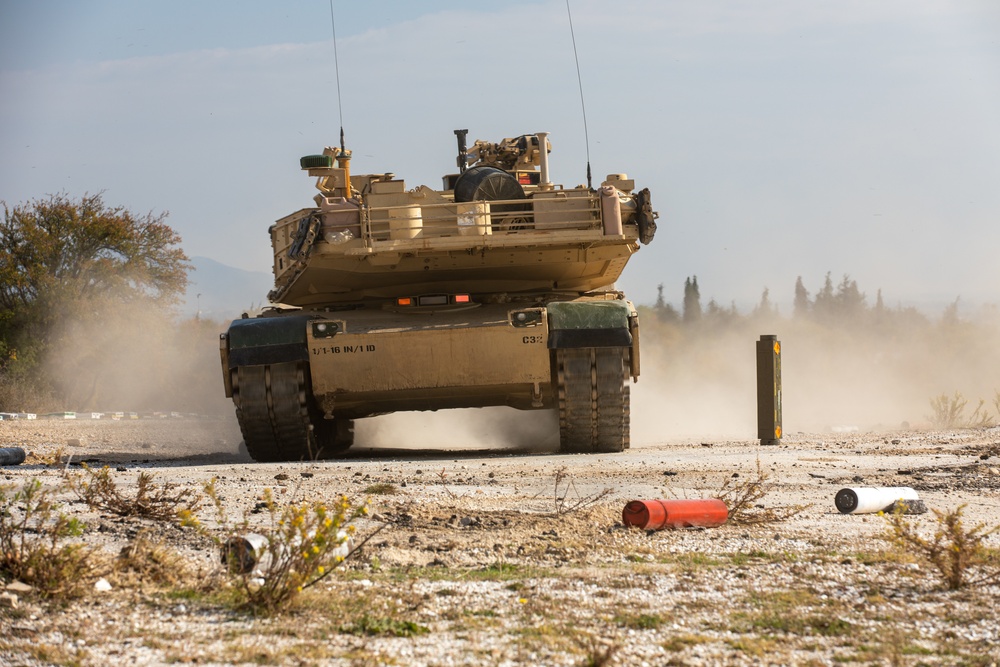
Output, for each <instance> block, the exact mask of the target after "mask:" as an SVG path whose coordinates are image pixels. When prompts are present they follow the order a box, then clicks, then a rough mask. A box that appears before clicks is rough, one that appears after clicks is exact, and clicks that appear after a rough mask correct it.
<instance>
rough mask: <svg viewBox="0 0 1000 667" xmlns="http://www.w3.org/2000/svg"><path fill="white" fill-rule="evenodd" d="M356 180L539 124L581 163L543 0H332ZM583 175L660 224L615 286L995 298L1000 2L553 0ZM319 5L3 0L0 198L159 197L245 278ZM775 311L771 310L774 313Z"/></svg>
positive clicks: (430, 165) (576, 166)
mask: <svg viewBox="0 0 1000 667" xmlns="http://www.w3.org/2000/svg"><path fill="white" fill-rule="evenodd" d="M334 7H335V11H336V21H337V33H338V44H337V51H338V54H339V57H340V87H341V91H342V93H343V99H342V108H343V122H344V126H345V130H346V133H347V141H348V144H349V147H350V148H352V149H353V150H354V153H355V160H354V162H353V164H352V169H353V170H354V171H355V172H356V173H364V172H377V173H381V172H385V171H393V172H395V173H396V174H397V175H398V176H400V177H402V178H405V179H406V181H407V185H408V187H413V186H416V185H419V184H427V185H431V186H433V187H438V186H439V184H440V176H441V175H442V174H443V173H446V172H449V171H452V169H453V167H454V155H455V139H454V135H453V134H452V130H454V129H456V128H468V129H469V130H470V133H469V134H470V137H469V139H470V141H471V140H473V139H477V138H479V139H488V140H497V139H500V138H502V137H508V136H517V135H520V134H524V133H531V132H536V131H540V130H546V131H549V132H551V137H550V139H551V141H552V143H553V147H554V150H553V154H552V157H551V160H552V175H553V180H555V181H556V182H563V183H565V184H567V185H576V184H579V183H582V182H584V181H585V169H586V144H585V141H584V130H583V128H584V125H583V116H582V114H581V109H580V94H579V89H578V87H577V79H576V69H575V64H574V61H573V51H572V42H571V37H570V30H569V24H568V21H567V12H566V3H565V2H564V0H551V1H528V0H523V1H519V2H512V1H508V2H501V3H481V2H457V1H451V2H448V1H443V0H441V1H435V2H403V1H399V2H365V3H360V2H343V1H342V0H336V1H335V2H334ZM571 8H572V12H573V20H574V27H575V33H576V42H577V46H578V49H579V62H580V67H581V70H582V78H583V87H584V96H585V99H586V110H587V124H588V127H589V137H590V158H591V163H592V166H593V171H594V174H595V180H596V181H597V182H599V181H600V179H601V178H602V177H603V176H604V175H605V174H608V173H617V172H626V173H628V174H629V176H630V177H632V178H634V179H635V180H636V183H637V185H638V186H639V187H649V188H650V190H651V191H652V194H653V204H654V208H655V209H657V210H658V211H659V212H660V221H659V225H660V229H659V232H658V235H657V238H656V240H655V241H654V243H653V244H652V245H651V246H648V247H644V248H643V249H642V250H641V251H640V253H639V254H638V255H637V256H636V257H635V258H634V259H633V260H632V262H631V263H630V264H629V266H628V268H627V269H626V272H625V277H624V279H623V280H622V281H621V282H620V283H619V286H620V287H622V288H624V289H625V290H626V291H627V292H628V294H629V295H630V296H631V297H632V298H633V300H635V301H637V302H640V303H647V304H650V303H652V302H653V301H654V299H655V297H656V285H657V284H658V283H664V284H665V286H666V290H665V295H666V297H667V299H668V300H669V301H673V302H674V303H675V304H676V303H678V302H679V301H680V298H681V288H682V285H683V282H684V278H685V277H686V276H689V275H694V274H696V275H697V276H698V280H699V283H700V285H701V291H702V297H703V301H707V300H708V299H709V298H713V297H714V298H715V299H717V300H718V301H720V302H721V303H722V304H723V305H728V304H729V303H730V301H733V300H735V302H736V303H737V305H738V306H740V307H741V308H747V307H749V306H751V305H752V304H753V303H755V302H756V301H757V300H758V299H759V296H760V293H761V291H762V289H763V288H764V287H765V286H766V287H769V288H770V290H771V295H772V299H775V300H777V301H778V302H779V303H788V302H790V301H791V298H792V288H793V285H794V283H795V278H796V276H799V275H801V276H803V279H804V281H805V284H806V286H807V288H809V289H810V290H811V291H812V292H815V291H816V289H818V288H819V287H820V286H821V284H822V281H823V277H824V275H825V274H826V273H827V272H828V271H830V272H832V273H833V276H834V279H835V280H839V279H840V277H841V276H842V275H844V274H850V276H851V277H852V278H854V279H856V280H857V281H858V283H859V286H860V287H861V289H862V290H863V291H865V292H867V293H868V296H869V299H870V302H871V301H873V300H874V296H875V291H876V290H877V289H878V288H881V289H882V291H883V295H884V297H885V299H886V303H887V304H889V305H895V304H897V303H918V304H927V305H935V307H936V304H941V303H944V302H948V301H953V300H954V299H955V297H957V296H961V297H962V302H963V303H969V304H978V303H983V302H991V303H998V302H1000V3H997V2H996V1H995V0H984V1H983V2H972V1H961V0H949V1H947V2H944V1H939V0H934V1H921V0H880V1H879V2H871V1H869V0H842V1H823V0H817V1H813V2H802V1H800V0H754V1H752V2H751V1H747V2H695V1H693V0H692V1H686V2H674V1H666V0H647V1H630V0H623V1H621V2H618V3H614V4H613V5H612V4H611V3H607V2H597V1H591V0H573V1H572V4H571ZM339 126H340V119H339V117H338V106H337V91H336V74H335V68H334V50H333V41H332V38H331V26H330V10H329V2H328V0H311V1H308V2H306V1H301V2H295V3H290V2H282V3H276V2H271V1H267V2H265V1H261V0H257V1H247V0H239V1H237V0H213V1H212V2H204V1H201V0H198V1H196V0H171V1H170V2H162V1H161V2H142V1H138V0H120V1H103V0H92V1H89V2H77V1H69V0H62V1H56V0H38V1H32V2H27V1H22V0H0V199H3V200H4V201H6V202H7V204H8V205H11V204H15V203H18V202H24V201H27V200H30V199H33V198H36V197H43V196H45V195H47V194H50V193H57V192H66V193H67V194H69V195H70V196H73V197H79V196H80V195H82V194H84V193H86V192H98V191H104V192H105V201H106V203H108V204H111V205H124V206H127V207H129V208H132V209H133V210H136V211H138V212H146V211H150V210H152V211H154V212H160V211H169V212H170V217H169V218H168V222H169V224H171V225H172V226H173V227H174V228H175V229H176V230H177V231H178V232H179V233H180V234H181V236H182V237H183V239H184V248H185V250H186V251H187V253H188V254H189V255H192V256H194V255H202V256H207V257H211V258H213V259H216V260H218V261H221V262H224V263H226V264H229V265H232V266H235V267H239V268H243V269H250V270H258V271H268V270H269V269H270V263H271V256H270V245H269V242H268V237H267V232H266V230H267V227H268V226H269V225H270V224H271V223H272V222H273V221H274V220H275V219H277V218H279V217H281V216H284V215H286V214H288V213H291V212H293V211H295V210H297V209H299V208H302V207H305V206H309V205H311V197H312V195H313V194H314V192H315V190H314V189H313V185H312V179H310V178H308V177H307V176H305V175H304V174H302V173H300V172H299V169H298V158H299V157H300V156H302V155H307V154H312V153H318V152H320V150H321V149H322V148H323V146H325V145H328V144H333V143H336V142H337V140H338V138H337V135H338V131H339ZM785 312H788V311H787V309H786V311H785Z"/></svg>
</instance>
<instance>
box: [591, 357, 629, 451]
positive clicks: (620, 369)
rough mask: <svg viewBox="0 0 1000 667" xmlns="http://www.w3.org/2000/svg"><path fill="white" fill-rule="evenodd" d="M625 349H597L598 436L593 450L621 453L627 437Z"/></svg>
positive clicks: (627, 398) (627, 400) (627, 396)
mask: <svg viewBox="0 0 1000 667" xmlns="http://www.w3.org/2000/svg"><path fill="white" fill-rule="evenodd" d="M627 350H628V348H624V347H603V348H598V349H596V350H594V352H595V357H596V358H595V364H594V367H595V370H596V375H597V387H596V388H597V391H596V393H597V425H596V426H597V435H596V438H595V440H594V451H597V452H620V451H622V450H623V449H625V442H626V440H627V438H628V403H629V394H628V389H629V387H628V368H627V365H626V364H627V362H626V358H625V357H626V351H627Z"/></svg>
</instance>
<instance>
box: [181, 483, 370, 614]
mask: <svg viewBox="0 0 1000 667" xmlns="http://www.w3.org/2000/svg"><path fill="white" fill-rule="evenodd" d="M205 495H207V496H208V497H209V498H210V499H211V501H212V503H213V504H214V506H215V510H216V514H217V520H218V523H219V525H220V526H221V534H220V533H213V532H209V531H207V530H206V529H204V527H202V526H201V524H200V523H199V522H198V521H197V519H196V518H195V517H194V515H193V513H192V512H191V511H188V510H185V511H183V512H182V519H183V522H184V524H185V525H190V526H195V527H198V528H200V529H201V530H202V531H203V532H205V533H206V534H208V535H209V537H211V539H212V540H213V541H215V543H216V544H217V545H218V546H219V548H220V549H221V550H222V553H223V557H224V561H223V562H224V563H225V565H226V566H227V567H226V570H227V573H228V575H229V577H230V580H231V581H232V583H233V584H235V588H236V589H237V591H238V595H237V599H236V601H235V604H236V606H237V607H238V608H240V609H245V610H247V611H250V612H252V613H254V614H274V613H277V612H280V611H282V610H283V609H285V608H286V607H287V606H288V605H289V604H290V603H291V602H292V600H294V599H295V598H296V597H297V596H298V595H299V594H300V593H301V592H302V591H303V590H305V589H307V588H310V587H312V586H315V585H316V584H318V583H319V582H320V581H322V580H323V579H325V578H326V577H327V576H329V575H330V574H331V573H332V572H333V571H334V570H335V569H336V568H337V567H338V566H340V565H341V564H342V563H343V562H344V561H345V560H346V558H347V557H348V556H349V555H350V554H351V553H353V552H352V551H350V550H348V549H347V546H348V540H349V539H350V538H351V536H352V535H353V534H354V532H355V527H354V526H353V525H352V524H351V522H352V521H354V520H355V519H358V518H359V517H361V516H364V515H367V514H368V508H367V506H366V505H364V504H359V505H352V504H351V502H350V501H349V499H348V498H347V496H342V497H341V498H340V500H339V502H338V503H337V504H335V505H333V506H332V507H329V506H327V505H326V504H325V503H322V502H318V501H317V502H301V503H295V504H290V505H288V506H286V507H284V508H283V509H279V508H278V506H277V504H276V503H275V500H274V496H273V495H272V493H271V490H270V489H265V490H264V494H263V503H262V509H264V511H266V512H267V514H268V518H269V525H267V526H265V527H263V528H259V527H258V528H253V529H252V528H251V527H250V524H249V518H248V517H247V516H244V517H243V520H242V522H241V523H239V524H236V525H233V524H231V523H230V522H229V520H228V519H227V517H226V513H225V510H224V508H223V506H222V501H221V499H220V498H219V495H218V492H217V491H216V489H215V484H214V480H213V481H212V482H209V483H208V484H206V485H205ZM383 527H384V524H383ZM379 530H380V529H379ZM377 532H378V530H376V531H375V532H373V533H371V534H369V535H368V536H367V537H366V538H365V540H363V541H362V542H361V544H359V545H358V548H360V546H361V545H363V544H364V543H365V542H367V541H368V540H369V539H371V538H372V537H373V536H374V535H375V534H376V533H377ZM252 533H255V534H258V535H260V536H262V537H263V544H262V546H260V547H255V548H253V553H249V554H247V553H245V552H244V549H243V546H242V545H243V544H244V541H243V539H244V536H247V535H249V534H252Z"/></svg>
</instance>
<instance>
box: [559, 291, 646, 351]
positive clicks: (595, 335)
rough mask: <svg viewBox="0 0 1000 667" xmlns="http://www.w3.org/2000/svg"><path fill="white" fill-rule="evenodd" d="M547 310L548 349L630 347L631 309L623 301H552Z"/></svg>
mask: <svg viewBox="0 0 1000 667" xmlns="http://www.w3.org/2000/svg"><path fill="white" fill-rule="evenodd" d="M546 310H547V311H548V317H549V349H552V350H559V349H566V348H574V347H632V332H631V327H630V322H629V318H630V316H631V315H632V309H631V308H630V307H629V306H628V304H627V303H626V302H624V301H587V302H579V301H566V302H555V303H550V304H548V305H547V306H546Z"/></svg>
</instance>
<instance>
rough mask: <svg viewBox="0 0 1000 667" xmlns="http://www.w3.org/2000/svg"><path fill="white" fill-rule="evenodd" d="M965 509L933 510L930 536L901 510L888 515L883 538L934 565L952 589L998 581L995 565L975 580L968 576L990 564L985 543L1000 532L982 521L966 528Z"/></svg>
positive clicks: (961, 506) (998, 574) (999, 573)
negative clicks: (885, 532) (935, 525)
mask: <svg viewBox="0 0 1000 667" xmlns="http://www.w3.org/2000/svg"><path fill="white" fill-rule="evenodd" d="M964 508H965V505H959V506H958V507H957V508H956V509H954V510H952V511H949V512H941V511H938V510H933V512H934V517H935V521H936V523H937V528H936V530H935V531H934V536H933V537H932V538H930V539H927V538H925V537H922V536H921V535H920V533H919V532H917V529H916V527H915V526H914V525H913V524H912V523H910V522H909V521H907V520H906V519H905V518H904V517H903V515H902V512H901V511H897V512H895V513H893V514H888V515H886V519H887V521H888V524H889V530H888V534H887V535H886V536H885V537H884V539H886V540H888V541H889V542H891V543H893V544H895V545H896V546H898V547H899V548H901V549H903V550H904V551H907V552H909V553H912V554H915V555H916V556H918V557H920V558H922V559H924V560H926V561H927V562H928V563H930V564H931V565H933V566H934V568H935V569H936V570H937V571H938V573H939V574H940V575H941V578H942V579H944V582H945V584H946V585H947V586H948V588H949V589H951V590H958V589H959V588H962V587H964V586H969V585H974V584H980V583H985V582H987V581H995V580H997V579H998V578H1000V571H997V570H996V569H995V568H987V571H986V572H984V573H983V574H982V575H981V576H980V577H978V578H976V579H970V578H969V577H970V572H971V570H972V568H974V567H976V566H982V565H986V564H988V562H989V561H988V558H987V550H986V548H985V547H984V545H983V542H984V541H985V540H986V538H987V537H989V536H990V535H992V534H994V533H996V532H997V531H1000V526H996V527H994V528H989V529H987V528H986V526H985V525H984V524H979V525H977V526H975V527H974V528H971V529H968V530H966V528H965V526H964V525H963V524H962V510H963V509H964Z"/></svg>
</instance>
